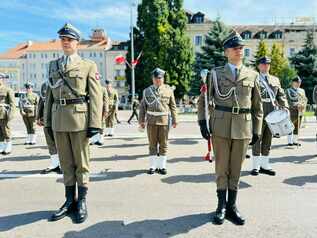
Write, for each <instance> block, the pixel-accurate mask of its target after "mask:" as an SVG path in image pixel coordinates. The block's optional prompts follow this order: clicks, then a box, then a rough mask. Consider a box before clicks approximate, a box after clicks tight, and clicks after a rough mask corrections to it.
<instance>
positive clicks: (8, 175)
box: [0, 173, 108, 178]
mask: <svg viewBox="0 0 317 238" xmlns="http://www.w3.org/2000/svg"><path fill="white" fill-rule="evenodd" d="M107 176H108V175H107V174H90V176H89V177H90V178H105V177H107ZM0 178H63V175H62V174H19V173H10V174H6V173H0Z"/></svg>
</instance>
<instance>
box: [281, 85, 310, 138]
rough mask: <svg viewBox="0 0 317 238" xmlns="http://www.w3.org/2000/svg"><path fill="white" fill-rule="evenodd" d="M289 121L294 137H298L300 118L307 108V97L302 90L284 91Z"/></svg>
mask: <svg viewBox="0 0 317 238" xmlns="http://www.w3.org/2000/svg"><path fill="white" fill-rule="evenodd" d="M286 95H287V100H288V104H289V111H290V114H291V120H292V122H293V124H294V127H295V128H294V135H298V130H299V128H300V126H301V122H302V118H303V115H304V112H305V110H306V106H307V97H306V94H305V90H304V89H302V88H297V89H295V88H288V89H287V91H286Z"/></svg>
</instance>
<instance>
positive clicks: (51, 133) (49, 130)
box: [46, 127, 55, 141]
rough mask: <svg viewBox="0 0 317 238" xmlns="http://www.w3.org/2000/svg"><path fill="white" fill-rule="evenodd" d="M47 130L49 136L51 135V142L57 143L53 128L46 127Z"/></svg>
mask: <svg viewBox="0 0 317 238" xmlns="http://www.w3.org/2000/svg"><path fill="white" fill-rule="evenodd" d="M46 130H47V134H48V135H49V137H51V140H52V141H55V139H54V133H53V130H52V127H46Z"/></svg>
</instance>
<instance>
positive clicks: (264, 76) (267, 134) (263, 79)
mask: <svg viewBox="0 0 317 238" xmlns="http://www.w3.org/2000/svg"><path fill="white" fill-rule="evenodd" d="M270 65H271V59H270V58H269V57H267V56H264V57H262V58H260V59H259V62H258V69H259V71H260V88H261V96H262V103H263V113H264V115H263V122H262V133H261V138H260V139H259V140H258V141H257V142H256V143H255V144H254V145H253V147H252V154H253V157H252V162H253V166H252V171H251V174H252V175H254V176H256V175H258V174H259V173H263V174H268V175H271V176H274V175H275V171H273V169H272V167H271V165H270V159H269V154H270V150H271V144H272V133H271V131H270V128H269V127H268V126H267V124H266V122H265V120H264V118H265V117H266V116H267V115H268V114H269V113H271V112H272V111H273V110H274V107H281V108H287V107H288V103H287V99H286V95H285V92H284V90H283V89H282V87H281V84H280V80H279V79H278V78H277V77H275V76H273V75H270V74H269V72H270ZM272 101H273V102H272ZM286 110H287V109H286Z"/></svg>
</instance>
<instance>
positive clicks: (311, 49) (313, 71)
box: [291, 31, 317, 103]
mask: <svg viewBox="0 0 317 238" xmlns="http://www.w3.org/2000/svg"><path fill="white" fill-rule="evenodd" d="M291 63H292V65H293V66H294V68H295V69H296V70H297V72H298V75H299V76H300V77H301V79H302V81H303V82H302V86H303V88H304V89H305V91H306V95H307V97H308V100H309V102H310V103H312V93H313V89H314V85H315V84H316V82H317V47H316V45H315V44H314V32H313V31H308V32H307V37H306V39H305V44H304V46H303V49H302V50H300V51H299V52H298V53H297V54H295V55H294V56H293V57H291Z"/></svg>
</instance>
